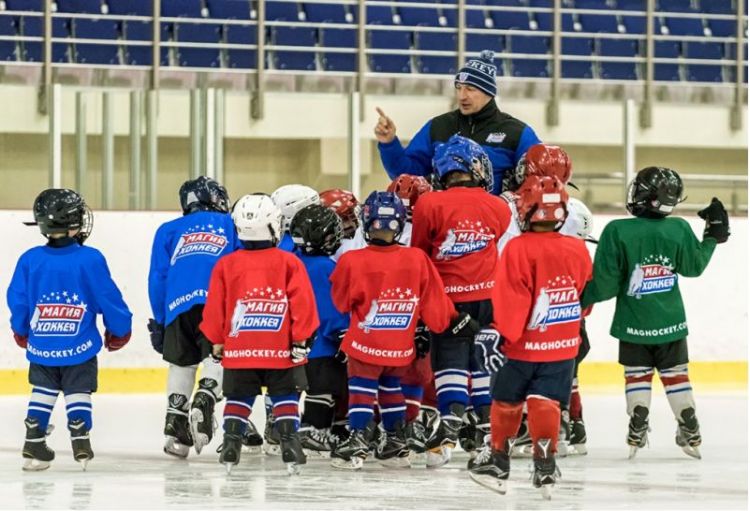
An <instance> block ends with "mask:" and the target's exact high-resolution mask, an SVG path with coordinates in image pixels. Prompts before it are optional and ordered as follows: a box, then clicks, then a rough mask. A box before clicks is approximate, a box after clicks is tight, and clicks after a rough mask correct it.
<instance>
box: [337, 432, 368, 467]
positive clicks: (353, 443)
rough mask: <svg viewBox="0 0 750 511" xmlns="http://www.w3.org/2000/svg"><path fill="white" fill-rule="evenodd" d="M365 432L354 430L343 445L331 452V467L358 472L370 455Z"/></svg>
mask: <svg viewBox="0 0 750 511" xmlns="http://www.w3.org/2000/svg"><path fill="white" fill-rule="evenodd" d="M368 436H369V435H368V431H367V430H364V431H363V430H360V429H355V430H353V431H352V432H351V433H350V434H349V438H347V439H346V440H345V441H344V442H343V443H340V444H338V445H337V446H336V448H335V449H334V450H333V451H331V466H332V467H334V468H343V469H347V470H359V469H361V468H362V465H363V464H364V461H365V459H367V456H368V455H369V454H370V441H369V438H368Z"/></svg>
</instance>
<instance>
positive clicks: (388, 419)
mask: <svg viewBox="0 0 750 511" xmlns="http://www.w3.org/2000/svg"><path fill="white" fill-rule="evenodd" d="M378 404H379V405H380V418H381V420H382V421H383V427H384V428H385V430H386V431H394V430H395V429H396V423H398V422H401V423H405V420H406V403H405V402H404V393H403V392H402V391H401V379H400V378H398V377H396V376H381V377H380V381H379V382H378Z"/></svg>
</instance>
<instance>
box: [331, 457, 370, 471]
mask: <svg viewBox="0 0 750 511" xmlns="http://www.w3.org/2000/svg"><path fill="white" fill-rule="evenodd" d="M364 463H365V460H364V459H362V458H360V457H359V456H353V457H352V458H351V459H350V460H349V461H347V460H342V459H341V458H331V466H332V467H333V468H340V469H343V470H361V469H362V465H364Z"/></svg>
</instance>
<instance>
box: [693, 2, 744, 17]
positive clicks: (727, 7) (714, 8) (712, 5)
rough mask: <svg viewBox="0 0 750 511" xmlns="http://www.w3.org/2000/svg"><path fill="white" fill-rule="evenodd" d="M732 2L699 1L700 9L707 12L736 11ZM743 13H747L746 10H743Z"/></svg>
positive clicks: (731, 12) (733, 12) (726, 12)
mask: <svg viewBox="0 0 750 511" xmlns="http://www.w3.org/2000/svg"><path fill="white" fill-rule="evenodd" d="M732 2H733V0H704V2H702V3H701V9H702V10H703V12H707V13H709V14H735V13H736V11H735V9H734V6H733V3H732ZM745 15H747V11H745Z"/></svg>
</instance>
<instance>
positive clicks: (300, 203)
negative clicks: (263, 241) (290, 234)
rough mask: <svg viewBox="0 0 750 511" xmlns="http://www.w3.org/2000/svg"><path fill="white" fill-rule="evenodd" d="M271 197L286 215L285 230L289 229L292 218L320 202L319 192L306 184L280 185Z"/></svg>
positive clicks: (284, 215) (283, 214)
mask: <svg viewBox="0 0 750 511" xmlns="http://www.w3.org/2000/svg"><path fill="white" fill-rule="evenodd" d="M271 198H272V199H273V201H274V202H275V203H276V205H277V206H278V207H279V209H281V214H282V216H283V217H284V222H283V225H282V227H283V229H284V232H286V231H288V230H289V224H291V223H292V218H294V215H296V214H297V213H298V212H299V211H301V210H302V209H304V208H306V207H307V206H310V205H312V204H320V196H319V195H318V192H316V191H315V190H313V189H312V188H310V187H309V186H305V185H284V186H280V187H279V188H277V189H276V191H275V192H273V193H272V194H271Z"/></svg>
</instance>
